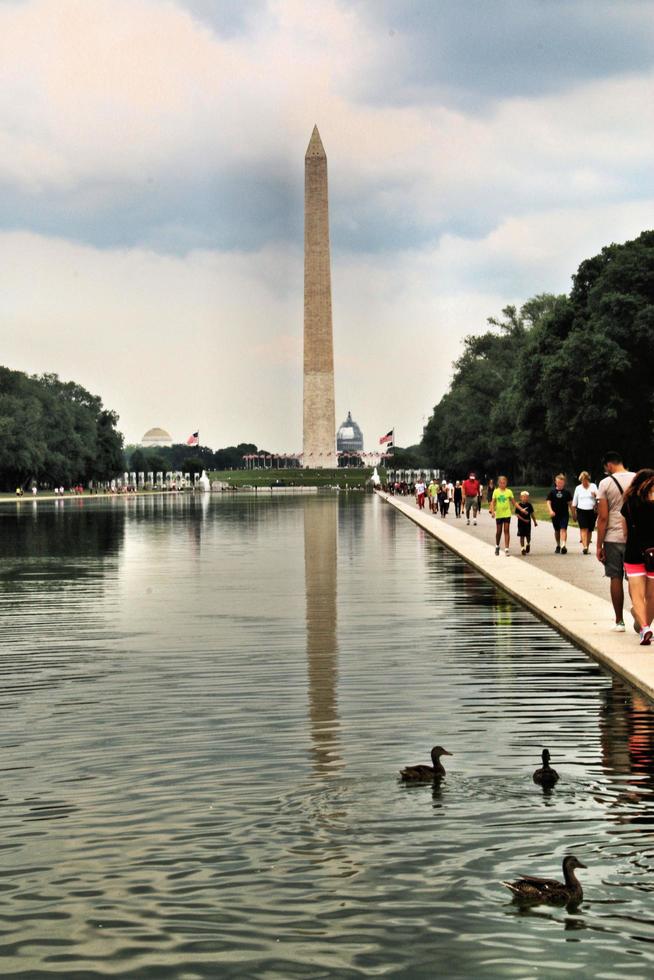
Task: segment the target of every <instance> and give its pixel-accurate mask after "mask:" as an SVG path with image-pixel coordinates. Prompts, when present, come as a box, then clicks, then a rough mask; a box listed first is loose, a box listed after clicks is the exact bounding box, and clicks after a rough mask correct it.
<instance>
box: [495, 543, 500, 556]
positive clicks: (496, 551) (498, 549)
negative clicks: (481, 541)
mask: <svg viewBox="0 0 654 980" xmlns="http://www.w3.org/2000/svg"><path fill="white" fill-rule="evenodd" d="M499 553H500V546H499V545H498V546H497V548H496V549H495V554H496V555H499Z"/></svg>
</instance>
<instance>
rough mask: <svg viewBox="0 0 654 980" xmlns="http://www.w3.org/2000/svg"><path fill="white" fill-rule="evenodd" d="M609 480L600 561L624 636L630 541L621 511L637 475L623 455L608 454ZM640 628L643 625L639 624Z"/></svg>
mask: <svg viewBox="0 0 654 980" xmlns="http://www.w3.org/2000/svg"><path fill="white" fill-rule="evenodd" d="M602 462H603V464H604V470H605V472H606V473H608V476H607V477H605V478H604V479H603V480H601V481H600V484H599V486H598V488H597V558H598V561H601V562H602V564H603V565H604V574H605V575H606V577H607V578H608V579H610V582H611V602H612V603H613V611H614V613H615V625H614V626H613V627H612V629H613V630H614V632H616V633H624V631H625V625H624V618H623V607H624V584H623V583H624V551H625V546H626V543H627V541H626V538H625V535H624V530H623V526H622V515H621V514H620V511H621V509H622V504H623V502H624V494H625V491H626V490H627V489H628V487H629V485H630V483H631V481H632V480H633V478H634V476H635V473H632V472H631V471H630V470H627V469H625V467H624V464H623V462H622V456H621V455H620V453H614V452H610V453H606V455H605V456H604V459H603V461H602ZM636 628H637V629H639V628H640V624H636Z"/></svg>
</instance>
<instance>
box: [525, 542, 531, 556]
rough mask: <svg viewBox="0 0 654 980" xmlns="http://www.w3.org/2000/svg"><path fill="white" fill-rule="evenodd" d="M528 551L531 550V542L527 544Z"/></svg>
mask: <svg viewBox="0 0 654 980" xmlns="http://www.w3.org/2000/svg"><path fill="white" fill-rule="evenodd" d="M526 551H527V554H529V552H530V551H531V545H530V544H528V545H527V548H526Z"/></svg>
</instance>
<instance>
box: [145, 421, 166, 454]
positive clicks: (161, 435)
mask: <svg viewBox="0 0 654 980" xmlns="http://www.w3.org/2000/svg"><path fill="white" fill-rule="evenodd" d="M172 444H173V437H172V436H171V434H170V432H166V430H165V429H159V428H157V426H155V427H154V429H148V431H147V432H146V433H145V435H144V436H143V438H142V439H141V445H142V446H143V448H144V449H146V448H147V447H148V446H172Z"/></svg>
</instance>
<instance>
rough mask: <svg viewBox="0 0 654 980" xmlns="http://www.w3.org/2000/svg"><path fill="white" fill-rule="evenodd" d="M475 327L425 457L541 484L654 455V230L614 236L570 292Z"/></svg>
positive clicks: (432, 424) (432, 422) (537, 299)
mask: <svg viewBox="0 0 654 980" xmlns="http://www.w3.org/2000/svg"><path fill="white" fill-rule="evenodd" d="M488 324H489V326H490V327H491V329H490V330H488V331H487V332H485V333H483V334H480V335H475V336H469V337H466V339H465V340H464V343H463V353H462V355H461V357H460V358H459V359H458V360H457V361H456V362H455V363H454V373H453V377H452V381H451V384H450V388H449V390H448V392H447V393H446V394H445V395H444V396H443V397H442V398H441V400H440V401H439V402H438V404H437V405H436V406H435V407H434V410H433V413H432V415H431V417H430V419H429V421H428V422H427V425H426V426H425V429H424V433H423V439H422V443H421V444H420V446H419V447H413V448H414V449H416V450H418V453H417V456H418V457H419V458H420V459H421V460H422V461H423V463H422V465H429V466H434V467H440V468H443V469H445V470H447V471H448V472H451V473H452V472H456V473H464V472H465V471H467V470H469V469H472V468H474V469H475V470H477V472H478V473H480V474H482V475H484V474H488V475H494V474H497V473H498V472H500V471H501V472H504V473H506V474H507V475H509V476H511V477H512V478H513V479H518V480H520V481H524V482H534V483H538V482H541V481H543V480H549V479H550V478H551V475H552V473H553V472H557V471H558V470H563V471H566V470H567V471H568V472H569V473H571V474H572V473H577V472H578V471H579V470H580V469H588V470H590V471H591V472H597V471H598V468H599V465H600V460H601V457H602V454H603V453H604V452H605V451H606V450H608V449H614V450H618V451H621V452H622V453H623V454H624V457H625V461H626V462H627V463H628V464H629V465H630V466H631V467H632V468H633V469H637V468H639V467H642V466H651V465H652V461H653V460H654V398H653V395H652V350H653V349H654V231H645V232H643V233H642V234H641V235H640V236H639V237H638V238H636V239H635V240H634V241H630V242H626V243H624V244H622V245H615V244H614V245H609V246H607V247H606V248H603V249H602V251H601V252H600V254H599V255H596V256H594V257H593V258H590V259H587V260H586V261H584V262H582V263H581V265H580V266H579V269H578V271H577V273H576V274H575V275H574V276H573V280H572V289H571V291H570V293H569V295H567V296H566V295H561V296H555V295H552V294H546V293H545V294H539V295H537V296H534V297H533V298H532V299H530V300H528V301H527V302H526V303H524V304H523V305H522V306H521V307H520V309H517V308H516V307H515V306H507V307H505V309H504V310H503V311H502V317H501V318H500V319H495V318H493V317H491V318H489V320H488Z"/></svg>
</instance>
